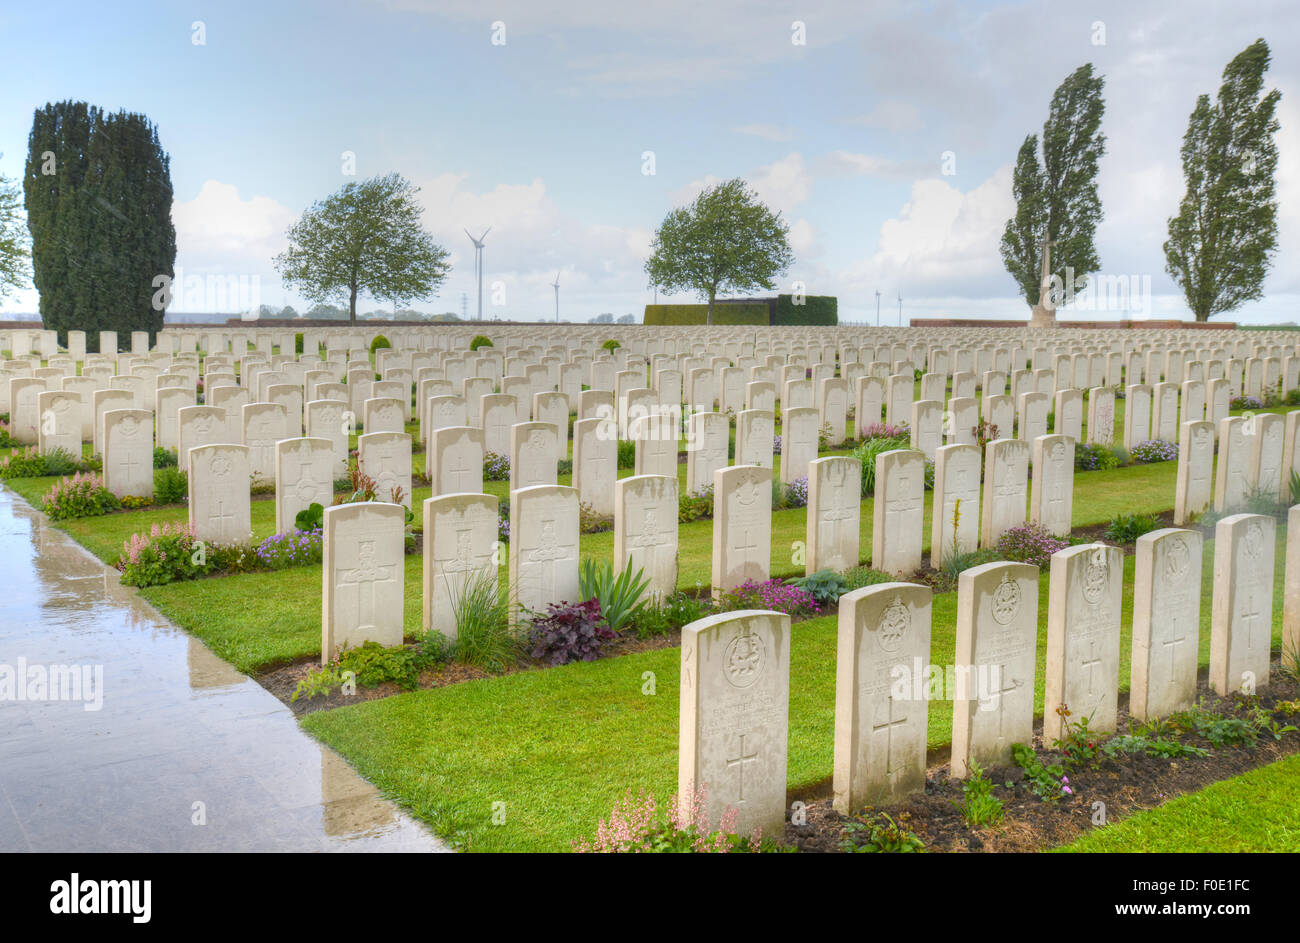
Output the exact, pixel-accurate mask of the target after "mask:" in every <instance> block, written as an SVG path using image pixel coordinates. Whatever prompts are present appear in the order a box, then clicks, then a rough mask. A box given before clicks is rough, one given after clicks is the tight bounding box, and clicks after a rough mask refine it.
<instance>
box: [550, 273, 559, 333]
mask: <svg viewBox="0 0 1300 943" xmlns="http://www.w3.org/2000/svg"><path fill="white" fill-rule="evenodd" d="M551 287H552V288H554V289H555V323H556V324H559V323H560V273H559V272H556V273H555V281H554V282H552V283H551Z"/></svg>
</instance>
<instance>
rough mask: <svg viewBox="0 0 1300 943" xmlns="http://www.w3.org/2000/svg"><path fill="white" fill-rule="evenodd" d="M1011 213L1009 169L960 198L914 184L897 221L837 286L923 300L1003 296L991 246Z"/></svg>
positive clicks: (934, 184) (943, 188) (936, 182)
mask: <svg viewBox="0 0 1300 943" xmlns="http://www.w3.org/2000/svg"><path fill="white" fill-rule="evenodd" d="M1013 211H1014V201H1013V199H1012V196H1011V166H1010V165H1009V164H1008V165H1006V166H1003V167H1000V168H999V169H998V170H997V171H996V172H995V173H994V174H993V175H992V176H991V177H990V178H989V179H988V180H986V181H984V182H983V183H982V184H980V185H979V186H977V187H975V189H973V190H970V191H968V192H966V193H963V192H961V191H960V190H958V189H957V188H956V187H954V186H952V185H951V184H950V183H948V182H947V181H945V180H943V179H938V178H935V179H929V180H918V181H916V182H915V183H914V184H913V185H912V193H911V198H910V199H909V200H908V202H907V203H906V204H905V205H904V206H903V208H902V209H901V210H900V211H899V214H898V216H896V217H894V218H892V219H888V220H886V221H885V222H884V223H883V224H881V227H880V239H879V241H878V243H877V246H876V250H875V252H874V253H873V254H872V255H871V256H870V257H869V258H866V259H863V260H861V261H859V262H857V263H855V264H853V265H851V266H850V267H849V268H848V270H847V271H846V272H845V273H844V274H843V276H842V277H843V280H844V282H845V283H846V284H847V285H849V286H853V287H855V288H856V289H858V290H867V289H871V290H874V289H875V287H877V286H879V285H884V284H889V285H899V286H904V290H910V291H912V292H914V293H924V294H926V295H928V296H938V295H942V294H954V295H960V296H964V297H977V296H979V295H984V294H990V293H993V292H999V291H1001V292H1005V291H1006V287H1007V285H1006V278H1009V276H1004V275H1003V273H1002V262H1001V257H1000V255H999V252H998V244H999V242H1000V240H1001V238H1002V230H1003V228H1004V227H1005V226H1006V221H1007V219H1008V218H1009V217H1010V216H1011V214H1012V213H1013Z"/></svg>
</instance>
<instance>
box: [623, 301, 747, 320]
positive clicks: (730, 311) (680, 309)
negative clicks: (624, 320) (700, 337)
mask: <svg viewBox="0 0 1300 943" xmlns="http://www.w3.org/2000/svg"><path fill="white" fill-rule="evenodd" d="M708 312H709V306H708V305H646V306H645V323H646V324H660V325H663V324H704V323H706V320H707V318H708ZM713 323H714V324H757V325H766V324H767V323H768V313H767V303H766V302H763V301H755V302H751V303H747V304H725V305H723V304H716V303H715V304H714V305H713Z"/></svg>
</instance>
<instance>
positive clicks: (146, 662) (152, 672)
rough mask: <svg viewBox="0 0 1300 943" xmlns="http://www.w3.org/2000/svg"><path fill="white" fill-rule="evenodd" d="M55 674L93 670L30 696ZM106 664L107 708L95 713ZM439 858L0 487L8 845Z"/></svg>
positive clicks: (0, 828)
mask: <svg viewBox="0 0 1300 943" xmlns="http://www.w3.org/2000/svg"><path fill="white" fill-rule="evenodd" d="M61 665H68V666H73V667H75V668H77V669H78V671H77V674H78V675H79V676H84V672H85V668H86V666H89V669H90V672H91V674H90V676H89V677H90V679H91V681H92V684H91V685H89V691H87V690H84V689H83V690H82V691H81V692H77V693H79V694H80V696H81V698H82V700H80V701H66V700H65V701H57V700H50V699H47V698H46V697H45V696H44V695H42V693H41V692H40V691H38V690H37V691H33V690H32V687H31V686H32V684H33V682H34V681H36V680H39V679H40V678H41V677H48V676H51V674H52V671H51V669H52V667H53V666H61ZM95 666H102V677H103V698H102V707H101V708H100V709H99V710H86V709H85V708H86V706H87V704H89V705H90V706H94V696H93V695H94V685H93V678H94V671H95ZM20 667H25V668H26V671H25V672H24V673H25V675H26V682H27V684H26V687H27V690H25V691H24V690H22V688H23V687H24V685H23V681H22V679H18V678H15V677H14V674H15V672H17V669H19V668H20ZM6 683H8V684H9V687H8V688H7V689H6ZM57 683H58V681H57V680H56V681H55V684H57ZM53 686H54V685H51V687H53ZM63 687H64V689H65V691H71V685H70V683H69V682H68V681H67V680H66V676H65V679H64V683H63ZM88 695H89V697H88ZM19 697H22V699H19ZM196 803H201V804H202V805H201V806H196ZM196 810H197V811H196ZM200 818H206V824H196V819H200ZM442 850H447V849H446V846H445V845H443V843H442V842H440V841H439V840H438V839H437V838H436V837H434V836H433V835H432V833H430V832H429V831H427V830H426V829H425V828H424V827H423V826H422V825H420V824H419V823H417V822H416V821H414V820H413V819H412V818H410V817H409V816H408V815H406V814H405V813H403V812H402V811H400V810H399V809H398V808H397V807H396V806H395V805H393V804H392V803H390V802H388V801H386V800H385V799H383V798H382V797H381V796H380V795H379V793H378V792H377V791H376V790H375V788H374V787H373V786H371V785H370V784H369V783H367V782H365V781H364V780H362V779H361V778H360V777H359V776H357V774H356V773H355V772H353V771H352V769H351V768H350V767H349V766H348V765H347V764H346V763H345V762H343V760H342V759H340V758H339V757H338V755H337V754H335V753H334V752H333V751H331V750H329V749H327V748H325V747H323V746H321V745H320V744H319V743H317V742H316V741H315V740H313V739H312V738H310V737H308V736H307V735H306V734H305V733H303V732H302V731H301V730H300V729H299V727H298V724H297V722H296V721H295V719H294V717H293V714H292V713H291V712H290V711H289V710H288V709H287V708H286V707H285V706H284V705H283V704H281V703H280V702H279V701H278V700H277V699H276V698H275V697H273V696H272V695H271V694H270V693H268V692H267V691H266V690H264V689H263V688H262V687H261V686H260V685H259V684H257V682H255V681H253V680H251V679H250V678H248V677H246V676H245V675H242V674H240V673H239V672H237V671H236V670H235V669H234V668H232V667H230V666H229V665H228V664H226V663H225V662H224V661H222V660H221V659H219V658H217V656H215V655H213V654H212V653H211V652H210V651H209V650H208V649H207V647H206V646H204V645H203V643H202V642H200V641H198V640H197V639H194V638H191V637H190V636H188V635H186V634H185V633H184V632H182V631H181V630H180V629H178V628H176V627H175V626H174V625H172V624H171V623H170V622H168V621H167V620H165V619H163V618H162V617H161V616H159V615H158V613H156V612H155V611H154V610H153V609H152V608H150V607H149V606H147V605H145V604H143V603H142V602H140V600H139V599H138V597H137V596H136V594H135V592H134V591H133V590H130V589H128V588H127V587H124V586H122V585H121V584H120V583H119V582H118V579H117V571H115V570H112V569H110V568H108V567H105V566H104V565H103V564H101V563H100V562H99V561H98V560H96V559H95V558H94V557H92V556H91V555H90V554H89V553H88V552H86V551H85V550H84V549H82V548H81V547H80V546H79V545H78V544H76V543H75V542H74V541H73V540H72V539H71V538H70V537H68V536H67V535H66V534H64V533H63V532H61V531H59V530H56V529H55V528H53V527H50V526H48V525H47V524H46V522H45V519H44V517H43V516H42V515H39V514H37V513H35V512H33V511H32V510H31V508H30V507H28V505H27V504H26V503H25V502H23V501H22V500H21V499H18V498H16V497H15V496H14V495H13V494H12V492H9V491H6V490H4V489H3V488H0V851H63V852H77V851H85V852H88V851H442Z"/></svg>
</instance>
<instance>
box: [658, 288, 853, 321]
mask: <svg viewBox="0 0 1300 943" xmlns="http://www.w3.org/2000/svg"><path fill="white" fill-rule="evenodd" d="M708 311H709V306H708V305H702V304H693V305H646V306H645V322H644V323H646V324H704V323H705V320H706V318H707V317H708ZM713 323H714V324H755V325H770V326H775V327H806V326H817V327H823V326H829V327H833V326H835V325H836V324H839V323H840V318H839V302H838V301H837V300H836V298H835V296H834V295H805V296H804V303H803V304H801V305H797V304H795V303H794V295H777V296H776V297H775V298H761V299H756V300H754V301H735V302H732V301H726V302H714V304H713Z"/></svg>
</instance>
